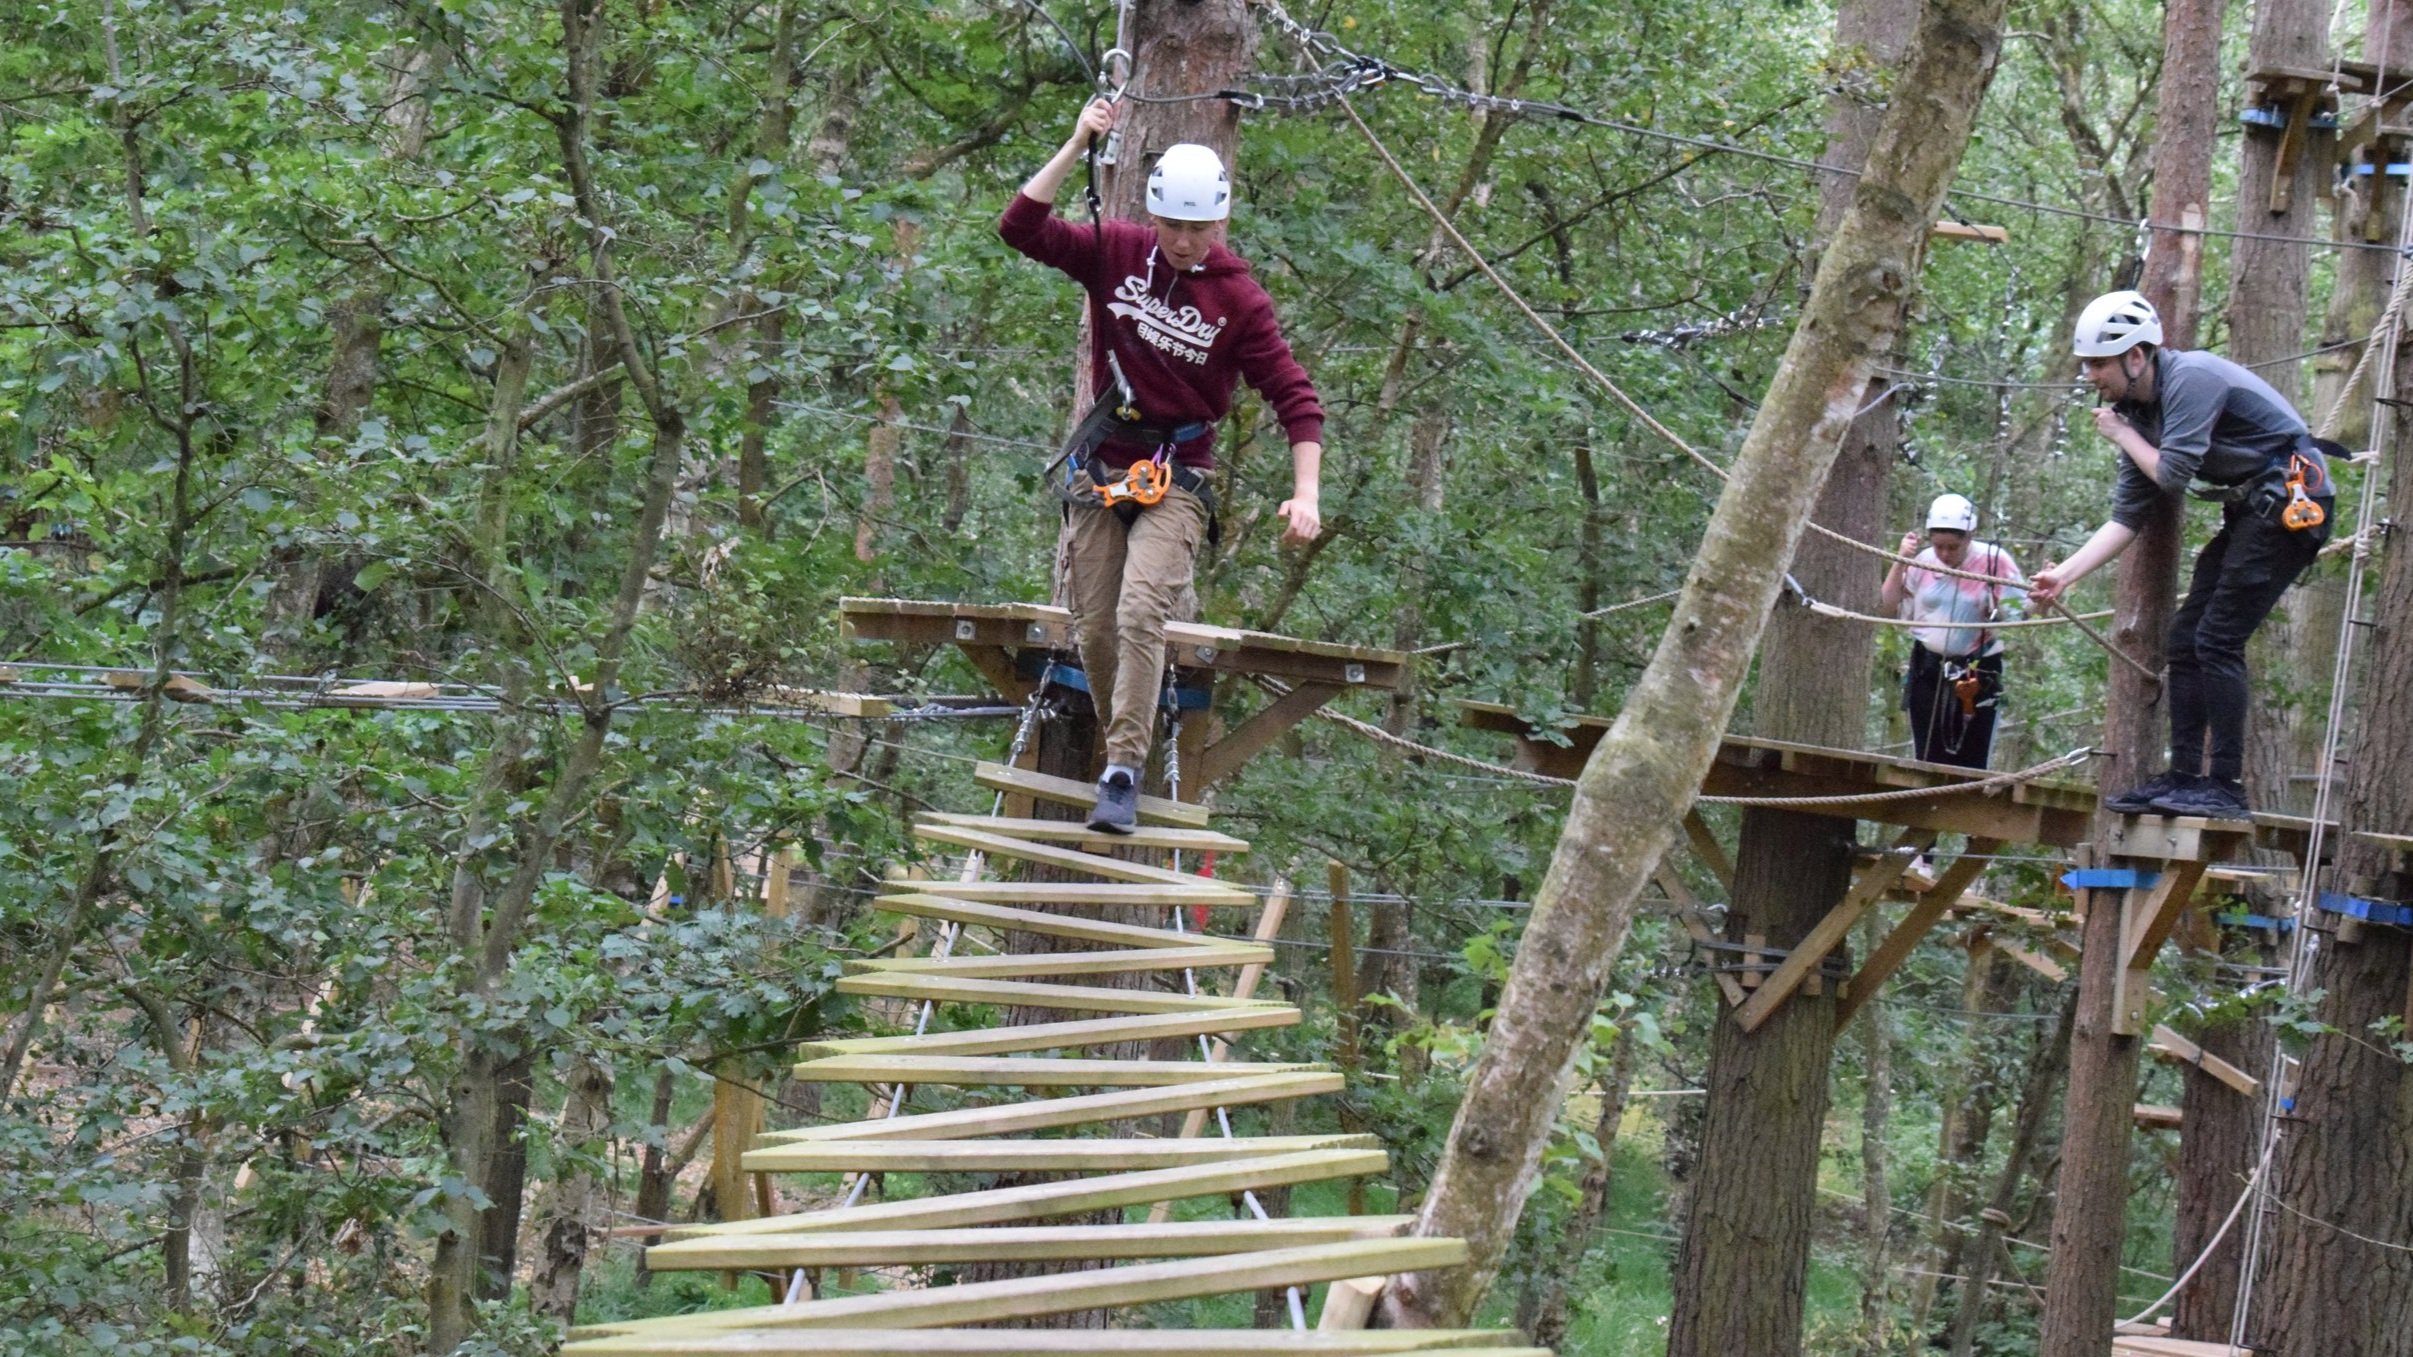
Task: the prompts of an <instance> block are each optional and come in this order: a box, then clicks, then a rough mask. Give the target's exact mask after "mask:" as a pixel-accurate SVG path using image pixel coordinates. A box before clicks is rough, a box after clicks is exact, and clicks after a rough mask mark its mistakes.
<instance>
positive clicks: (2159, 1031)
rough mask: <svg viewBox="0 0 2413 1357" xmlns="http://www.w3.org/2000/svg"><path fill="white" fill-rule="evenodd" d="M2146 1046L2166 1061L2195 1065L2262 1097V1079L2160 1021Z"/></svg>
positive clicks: (2238, 1088)
mask: <svg viewBox="0 0 2413 1357" xmlns="http://www.w3.org/2000/svg"><path fill="white" fill-rule="evenodd" d="M2145 1049H2146V1050H2147V1051H2150V1052H2152V1053H2153V1054H2154V1055H2157V1056H2160V1057H2161V1058H2163V1059H2164V1060H2175V1061H2177V1062H2178V1063H2180V1064H2182V1065H2193V1066H2194V1067H2195V1068H2197V1069H2199V1070H2202V1071H2203V1072H2204V1073H2206V1074H2208V1075H2211V1076H2212V1077H2213V1078H2215V1079H2218V1080H2219V1081H2220V1082H2222V1083H2224V1084H2227V1085H2228V1086H2229V1087H2230V1088H2233V1089H2235V1090H2237V1091H2238V1092H2239V1093H2242V1094H2244V1095H2245V1096H2247V1097H2249V1098H2252V1097H2256V1096H2259V1095H2260V1094H2261V1092H2262V1081H2261V1080H2260V1079H2257V1078H2255V1077H2254V1076H2253V1075H2250V1074H2248V1073H2246V1072H2245V1071H2244V1070H2241V1069H2239V1068H2237V1067H2236V1066H2235V1065H2232V1064H2230V1063H2229V1062H2228V1061H2226V1060H2223V1059H2221V1058H2220V1057H2219V1056H2216V1055H2213V1054H2211V1053H2210V1052H2208V1051H2206V1050H2205V1049H2204V1048H2203V1047H2201V1046H2198V1045H2196V1044H2195V1043H2194V1042H2192V1041H2189V1040H2187V1039H2186V1038H2185V1037H2183V1036H2180V1035H2179V1034H2178V1033H2176V1032H2173V1031H2171V1030H2170V1029H2169V1028H2168V1027H2165V1026H2162V1025H2160V1024H2158V1023H2157V1024H2155V1025H2154V1029H2153V1040H2152V1041H2150V1042H2148V1043H2146V1045H2145Z"/></svg>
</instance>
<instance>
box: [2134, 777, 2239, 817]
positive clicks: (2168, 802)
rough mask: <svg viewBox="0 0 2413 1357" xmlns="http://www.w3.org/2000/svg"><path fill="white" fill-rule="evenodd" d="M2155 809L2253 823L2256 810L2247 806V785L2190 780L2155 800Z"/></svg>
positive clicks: (2219, 780)
mask: <svg viewBox="0 0 2413 1357" xmlns="http://www.w3.org/2000/svg"><path fill="white" fill-rule="evenodd" d="M2153 808H2154V809H2155V810H2157V811H2160V812H2161V813H2162V814H2164V815H2192V816H2196V817H2199V818H2201V819H2205V820H2251V819H2253V818H2254V808H2253V807H2251V806H2249V805H2247V804H2246V803H2245V786H2244V784H2242V783H2237V782H2231V781H2229V780H2228V779H2227V778H2220V777H2198V778H2189V779H2188V780H2187V785H2186V786H2184V787H2181V788H2179V789H2178V790H2177V791H2174V792H2172V793H2170V794H2169V795H2168V796H2161V797H2156V798H2154V802H2153Z"/></svg>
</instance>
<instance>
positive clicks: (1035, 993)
mask: <svg viewBox="0 0 2413 1357" xmlns="http://www.w3.org/2000/svg"><path fill="white" fill-rule="evenodd" d="M838 992H839V993H840V994H876V995H879V996H881V997H883V998H889V999H928V1000H931V1001H933V1002H935V1003H942V1004H1022V1005H1025V1006H1027V1007H1031V1008H1063V1009H1071V1010H1073V1011H1075V1012H1083V1013H1189V1012H1194V1011H1196V1010H1199V1009H1211V1008H1249V1007H1258V1006H1263V1007H1273V1006H1275V1005H1257V1004H1255V1003H1254V1001H1251V1000H1245V999H1226V998H1223V997H1222V996H1220V995H1214V994H1199V995H1190V994H1176V993H1173V992H1171V991H1168V990H1142V989H1104V988H1100V987H1097V986H1092V985H1042V984H1036V983H1031V982H1026V981H1020V980H957V979H954V978H952V977H949V976H943V975H849V976H844V977H842V978H840V979H839V981H838Z"/></svg>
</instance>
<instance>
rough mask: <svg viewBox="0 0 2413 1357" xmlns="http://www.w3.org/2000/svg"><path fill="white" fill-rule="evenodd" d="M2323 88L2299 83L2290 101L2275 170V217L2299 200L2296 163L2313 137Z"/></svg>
mask: <svg viewBox="0 0 2413 1357" xmlns="http://www.w3.org/2000/svg"><path fill="white" fill-rule="evenodd" d="M2322 98H2323V95H2322V87H2321V86H2320V85H2316V84H2314V83H2313V82H2311V81H2309V80H2306V81H2298V82H2296V87H2295V90H2294V98H2293V99H2292V100H2290V101H2289V106H2288V110H2287V126H2285V127H2283V128H2280V129H2279V156H2278V159H2277V161H2276V162H2275V163H2274V164H2273V165H2272V167H2271V202H2270V207H2271V215H2273V216H2278V215H2280V214H2281V213H2284V212H2286V211H2287V208H2288V204H2289V203H2290V202H2291V201H2292V200H2293V199H2294V198H2295V191H2296V162H2297V161H2298V160H2301V159H2302V158H2303V157H2304V143H2305V142H2306V141H2308V140H2310V139H2311V137H2312V115H2313V113H2314V112H2315V111H2316V110H2318V109H2319V108H2320V106H2321V100H2322Z"/></svg>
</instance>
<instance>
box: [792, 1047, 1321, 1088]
mask: <svg viewBox="0 0 2413 1357" xmlns="http://www.w3.org/2000/svg"><path fill="white" fill-rule="evenodd" d="M1218 1071H1221V1072H1222V1073H1218ZM1320 1072H1321V1067H1320V1066H1318V1065H1315V1064H1314V1063H1312V1062H1308V1061H1289V1062H1281V1063H1256V1062H1241V1061H1233V1062H1231V1063H1228V1064H1224V1065H1209V1064H1207V1063H1206V1062H1205V1061H1203V1060H1084V1059H1080V1058H1078V1057H1074V1056H1064V1057H1060V1058H1058V1057H1048V1056H978V1055H974V1056H952V1055H890V1054H885V1053H883V1054H879V1055H832V1056H823V1057H822V1058H821V1059H819V1060H806V1061H801V1062H799V1063H798V1064H797V1065H796V1067H795V1069H794V1071H793V1073H794V1075H795V1077H796V1078H797V1079H799V1080H801V1081H803V1082H805V1083H808V1084H952V1085H957V1086H961V1087H967V1088H969V1087H978V1086H982V1085H990V1084H1000V1085H1008V1086H1011V1087H1015V1088H1139V1087H1143V1086H1155V1085H1160V1084H1194V1083H1200V1082H1208V1081H1212V1080H1215V1079H1218V1078H1222V1077H1226V1076H1237V1075H1244V1074H1314V1073H1320Z"/></svg>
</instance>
